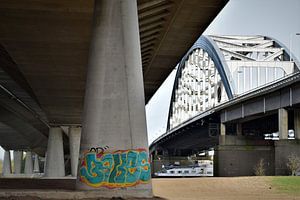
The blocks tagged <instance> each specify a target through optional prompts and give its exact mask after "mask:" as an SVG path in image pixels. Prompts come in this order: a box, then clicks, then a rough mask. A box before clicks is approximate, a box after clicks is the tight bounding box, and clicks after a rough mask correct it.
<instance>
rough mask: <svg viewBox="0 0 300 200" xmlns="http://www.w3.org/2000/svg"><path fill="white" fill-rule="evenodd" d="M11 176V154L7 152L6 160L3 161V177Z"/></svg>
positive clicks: (5, 154) (5, 153)
mask: <svg viewBox="0 0 300 200" xmlns="http://www.w3.org/2000/svg"><path fill="white" fill-rule="evenodd" d="M10 174H11V158H10V152H9V151H5V152H4V160H3V168H2V175H3V176H8V175H10Z"/></svg>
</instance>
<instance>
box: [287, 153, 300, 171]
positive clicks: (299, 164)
mask: <svg viewBox="0 0 300 200" xmlns="http://www.w3.org/2000/svg"><path fill="white" fill-rule="evenodd" d="M286 165H287V167H288V169H289V170H290V172H291V174H292V176H296V173H297V171H298V170H300V158H299V157H298V156H297V155H296V154H294V153H292V154H291V155H289V156H288V162H287V164H286Z"/></svg>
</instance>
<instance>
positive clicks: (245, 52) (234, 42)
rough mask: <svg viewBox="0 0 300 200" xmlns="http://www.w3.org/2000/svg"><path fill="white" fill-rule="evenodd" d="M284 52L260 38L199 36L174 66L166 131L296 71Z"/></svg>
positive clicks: (280, 46) (267, 40)
mask: <svg viewBox="0 0 300 200" xmlns="http://www.w3.org/2000/svg"><path fill="white" fill-rule="evenodd" d="M285 49H286V48H285V47H284V46H283V45H282V44H280V43H279V42H278V41H275V40H274V39H271V38H268V37H264V36H201V37H200V38H199V39H198V41H197V42H196V43H195V44H194V45H193V47H192V48H191V49H190V50H189V51H188V53H187V54H186V55H185V56H184V57H183V59H182V61H181V62H180V64H179V66H178V69H177V75H176V79H175V83H174V88H173V93H172V99H171V105H170V111H169V120H168V129H172V128H174V127H176V126H178V125H180V124H181V123H183V122H184V121H186V120H188V119H190V118H192V117H193V116H196V115H198V114H200V113H202V112H204V111H206V110H208V109H211V108H213V107H215V106H217V105H219V104H221V103H223V102H226V101H228V100H229V99H232V98H235V97H238V96H240V95H242V94H245V93H247V92H250V91H252V90H255V89H256V88H259V87H261V86H264V85H266V84H269V83H271V82H273V81H276V80H278V79H280V78H283V77H285V76H286V75H289V74H292V73H294V72H296V71H298V67H297V66H299V65H298V63H297V62H296V61H291V59H290V56H289V54H288V53H287V52H288V51H286V50H285Z"/></svg>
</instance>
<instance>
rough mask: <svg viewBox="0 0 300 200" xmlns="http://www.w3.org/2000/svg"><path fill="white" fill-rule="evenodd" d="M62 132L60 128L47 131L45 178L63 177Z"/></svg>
mask: <svg viewBox="0 0 300 200" xmlns="http://www.w3.org/2000/svg"><path fill="white" fill-rule="evenodd" d="M62 134H63V132H62V129H61V128H60V127H51V128H50V130H49V138H48V146H47V157H46V169H45V177H63V176H65V164H64V148H63V136H62Z"/></svg>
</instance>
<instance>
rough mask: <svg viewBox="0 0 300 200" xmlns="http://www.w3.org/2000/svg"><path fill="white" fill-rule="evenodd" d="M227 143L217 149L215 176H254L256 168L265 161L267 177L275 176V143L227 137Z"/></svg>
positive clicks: (242, 137) (240, 137) (241, 137)
mask: <svg viewBox="0 0 300 200" xmlns="http://www.w3.org/2000/svg"><path fill="white" fill-rule="evenodd" d="M225 137H226V140H225V143H223V144H220V145H218V146H217V147H216V148H215V155H214V176H252V175H254V169H253V168H254V166H255V165H256V164H257V163H258V162H259V160H260V159H264V163H265V170H266V171H265V173H266V175H274V147H273V143H272V142H269V141H265V140H247V139H246V138H245V137H244V136H233V135H226V136H225Z"/></svg>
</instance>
